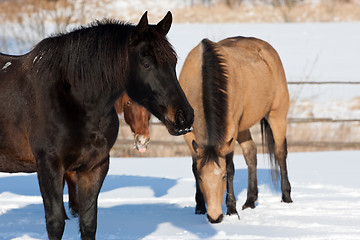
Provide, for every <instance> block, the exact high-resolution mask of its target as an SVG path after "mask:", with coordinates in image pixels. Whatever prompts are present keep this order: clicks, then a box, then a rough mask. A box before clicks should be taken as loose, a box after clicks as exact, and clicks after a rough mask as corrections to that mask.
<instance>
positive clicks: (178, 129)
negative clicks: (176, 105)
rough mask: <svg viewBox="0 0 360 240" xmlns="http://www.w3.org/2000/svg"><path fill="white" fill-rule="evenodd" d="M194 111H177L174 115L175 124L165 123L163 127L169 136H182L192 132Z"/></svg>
mask: <svg viewBox="0 0 360 240" xmlns="http://www.w3.org/2000/svg"><path fill="white" fill-rule="evenodd" d="M193 123H194V110H193V109H192V108H190V109H188V110H187V111H184V110H182V109H179V110H177V111H176V113H175V122H171V121H166V120H165V125H166V127H167V129H168V131H169V133H170V134H171V135H175V136H178V135H183V134H186V133H188V132H191V131H192V130H193V128H192V124H193Z"/></svg>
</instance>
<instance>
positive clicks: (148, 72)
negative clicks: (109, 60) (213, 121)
mask: <svg viewBox="0 0 360 240" xmlns="http://www.w3.org/2000/svg"><path fill="white" fill-rule="evenodd" d="M171 22H172V16H171V13H170V12H168V13H167V15H166V16H165V17H164V19H163V20H161V21H160V22H159V23H158V24H157V25H149V24H148V19H147V13H145V14H144V15H143V16H142V18H141V19H140V21H139V23H138V25H137V26H136V27H135V28H134V29H133V31H132V33H131V38H130V45H129V64H130V65H129V67H130V69H129V70H130V75H129V78H128V81H127V83H126V87H125V88H126V92H127V93H128V95H129V96H130V98H131V99H133V100H134V101H136V102H138V103H140V104H141V105H143V106H144V107H145V108H147V109H148V110H149V111H150V112H151V113H152V114H153V115H154V116H156V117H157V118H158V119H160V121H162V122H163V123H164V124H165V125H166V127H167V129H168V131H169V133H170V134H172V135H181V134H185V133H187V132H189V131H191V129H192V127H191V126H192V123H193V121H194V111H193V109H192V107H191V106H190V104H189V102H188V100H187V99H186V97H185V94H184V92H183V91H182V89H181V87H180V85H179V83H178V80H177V77H176V72H175V66H176V63H177V56H176V53H175V51H174V50H173V48H172V46H171V45H170V43H169V42H168V41H167V39H166V34H167V33H168V31H169V29H170V26H171Z"/></svg>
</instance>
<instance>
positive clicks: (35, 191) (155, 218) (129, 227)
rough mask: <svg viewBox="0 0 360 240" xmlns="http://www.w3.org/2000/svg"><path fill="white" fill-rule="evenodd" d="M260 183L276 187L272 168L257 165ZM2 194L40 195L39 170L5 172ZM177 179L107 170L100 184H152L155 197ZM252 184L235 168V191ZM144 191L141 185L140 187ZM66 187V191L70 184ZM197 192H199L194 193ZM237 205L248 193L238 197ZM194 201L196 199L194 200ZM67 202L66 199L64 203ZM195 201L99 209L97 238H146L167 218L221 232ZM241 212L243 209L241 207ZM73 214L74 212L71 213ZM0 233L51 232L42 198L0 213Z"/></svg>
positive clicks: (70, 234) (69, 227)
mask: <svg viewBox="0 0 360 240" xmlns="http://www.w3.org/2000/svg"><path fill="white" fill-rule="evenodd" d="M257 171H258V185H264V184H265V185H269V188H272V189H273V190H275V191H276V192H281V191H280V189H279V188H274V187H273V185H272V182H271V173H270V171H269V170H267V169H258V170H257ZM0 183H1V184H0V194H1V193H3V192H11V193H15V194H18V195H26V196H39V195H40V191H39V187H38V181H37V176H36V174H29V175H26V176H11V177H2V178H0ZM176 184H177V180H174V179H168V178H157V177H142V176H127V175H108V176H107V177H106V180H105V182H104V185H103V187H102V189H101V192H107V191H111V190H115V189H118V188H123V187H149V188H151V189H152V190H153V192H154V196H155V197H161V196H164V195H166V194H167V193H168V191H169V189H171V188H172V187H174V186H175V185H176ZM246 189H247V169H236V170H235V177H234V193H235V194H236V196H238V195H239V194H240V193H241V192H242V191H244V190H245V191H246ZM140 191H141V190H140ZM64 193H65V194H66V193H67V190H66V189H65V191H64ZM194 194H195V193H194ZM237 200H238V204H237V208H238V209H240V208H241V202H242V201H243V200H244V201H245V199H237ZM194 206H195V200H194ZM65 207H66V208H67V205H66V204H65ZM194 209H195V207H185V208H184V207H179V206H178V205H176V204H167V203H159V204H158V203H151V204H146V203H140V204H127V205H119V206H115V207H110V208H99V210H98V228H97V238H98V239H117V238H118V237H121V238H136V239H139V238H144V237H146V236H147V235H149V234H151V233H153V232H154V231H156V230H157V228H158V226H159V225H160V224H163V223H169V224H171V226H175V227H177V228H181V229H184V231H187V232H191V233H192V234H195V235H196V236H197V237H199V238H202V239H206V238H209V237H211V236H214V235H216V234H217V230H216V229H215V228H214V227H213V226H212V225H211V224H210V223H208V221H207V219H206V217H205V216H203V215H195V214H194V211H195V210H194ZM239 213H240V215H241V212H239ZM68 215H69V216H70V214H68ZM0 223H6V224H0V238H6V239H10V238H16V237H20V236H23V235H24V234H26V235H28V236H31V237H34V238H40V239H42V238H46V237H47V235H46V226H45V219H44V210H43V206H42V204H31V205H28V206H26V207H24V208H20V209H13V210H10V211H8V212H6V213H4V214H1V215H0ZM74 232H76V233H78V221H77V220H76V219H71V220H69V221H67V222H66V229H65V232H64V239H78V238H79V236H74Z"/></svg>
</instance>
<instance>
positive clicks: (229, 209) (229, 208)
mask: <svg viewBox="0 0 360 240" xmlns="http://www.w3.org/2000/svg"><path fill="white" fill-rule="evenodd" d="M235 214H237V215H238V216H239V214H238V212H237V210H236V208H233V207H228V208H227V212H226V215H229V216H230V215H235Z"/></svg>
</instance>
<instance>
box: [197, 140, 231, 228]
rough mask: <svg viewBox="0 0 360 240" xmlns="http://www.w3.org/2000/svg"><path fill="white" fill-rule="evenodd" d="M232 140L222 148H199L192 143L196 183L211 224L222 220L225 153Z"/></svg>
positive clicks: (225, 177)
mask: <svg viewBox="0 0 360 240" xmlns="http://www.w3.org/2000/svg"><path fill="white" fill-rule="evenodd" d="M232 142H233V139H231V140H230V142H229V143H226V144H225V145H223V146H222V147H216V146H199V145H198V144H197V143H196V142H195V140H193V142H192V146H193V149H194V152H195V154H196V169H197V176H196V177H197V181H198V183H199V187H200V191H201V192H202V194H203V196H204V200H205V202H206V205H207V217H208V219H209V221H210V222H211V223H219V222H221V221H222V219H223V216H224V215H223V212H222V208H221V205H222V202H223V200H224V194H225V189H226V183H227V169H226V158H225V156H226V153H227V151H228V149H229V147H230V145H231V144H232Z"/></svg>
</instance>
